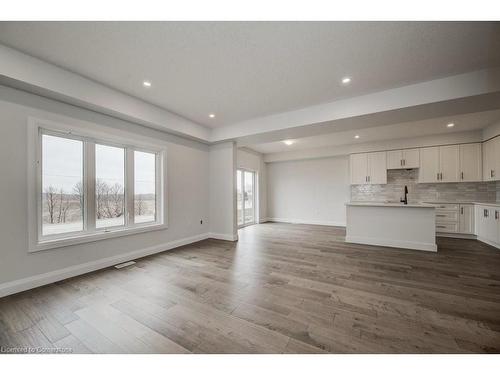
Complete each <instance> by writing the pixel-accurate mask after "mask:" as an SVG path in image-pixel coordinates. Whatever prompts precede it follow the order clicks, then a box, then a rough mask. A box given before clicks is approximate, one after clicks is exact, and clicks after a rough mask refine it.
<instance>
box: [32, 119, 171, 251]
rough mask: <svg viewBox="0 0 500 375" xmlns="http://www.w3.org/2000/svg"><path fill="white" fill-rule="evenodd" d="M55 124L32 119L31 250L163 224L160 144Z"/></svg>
mask: <svg viewBox="0 0 500 375" xmlns="http://www.w3.org/2000/svg"><path fill="white" fill-rule="evenodd" d="M56 128H57V129H53V128H50V127H47V128H45V127H44V126H42V125H41V124H40V125H38V124H37V125H36V126H35V128H34V130H33V133H34V132H35V131H36V134H37V136H36V137H34V139H35V138H36V145H35V146H36V149H37V150H38V152H37V153H36V158H37V159H36V164H35V165H37V168H36V170H37V172H36V177H35V176H34V179H33V181H34V183H33V185H35V186H34V188H33V190H36V196H37V198H36V205H37V206H38V210H37V215H36V220H35V219H33V223H35V222H36V226H37V230H36V232H32V231H31V224H30V237H31V238H35V236H36V241H35V242H36V243H35V244H34V246H31V249H32V250H35V251H36V250H43V249H46V248H52V247H57V246H65V245H68V244H72V243H79V242H87V241H92V240H96V239H100V238H107V237H113V236H116V235H124V234H128V233H133V232H142V231H146V230H154V229H162V228H165V227H166V222H165V219H164V218H165V214H164V212H165V202H164V198H163V197H164V196H165V194H164V171H163V166H164V163H165V161H164V158H165V153H166V152H165V149H164V148H162V147H161V146H154V144H153V146H152V145H149V146H148V145H145V144H137V145H131V144H130V143H129V142H128V141H127V140H126V139H123V138H119V139H120V141H119V142H117V141H116V139H113V140H110V139H100V138H98V137H95V136H94V135H93V134H77V132H74V131H64V127H63V126H62V125H59V126H57V127H56ZM61 128H62V129H61ZM33 142H35V140H34V141H33ZM134 143H135V142H134ZM132 144H133V143H132ZM31 189H32V188H30V191H32V190H31ZM30 223H31V222H30ZM32 233H34V234H32Z"/></svg>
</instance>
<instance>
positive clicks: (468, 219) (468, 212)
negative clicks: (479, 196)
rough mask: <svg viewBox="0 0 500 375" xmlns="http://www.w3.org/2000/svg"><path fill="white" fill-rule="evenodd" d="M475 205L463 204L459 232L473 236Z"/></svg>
mask: <svg viewBox="0 0 500 375" xmlns="http://www.w3.org/2000/svg"><path fill="white" fill-rule="evenodd" d="M474 216H475V215H474V205H472V204H461V205H460V216H459V232H460V233H464V234H473V233H474V231H475V228H474Z"/></svg>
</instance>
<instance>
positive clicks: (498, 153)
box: [493, 136, 500, 181]
mask: <svg viewBox="0 0 500 375" xmlns="http://www.w3.org/2000/svg"><path fill="white" fill-rule="evenodd" d="M493 152H494V157H495V161H494V163H493V167H494V168H495V171H494V173H493V180H495V181H500V136H499V137H496V138H493Z"/></svg>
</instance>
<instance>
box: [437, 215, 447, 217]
mask: <svg viewBox="0 0 500 375" xmlns="http://www.w3.org/2000/svg"><path fill="white" fill-rule="evenodd" d="M436 216H438V217H446V215H436Z"/></svg>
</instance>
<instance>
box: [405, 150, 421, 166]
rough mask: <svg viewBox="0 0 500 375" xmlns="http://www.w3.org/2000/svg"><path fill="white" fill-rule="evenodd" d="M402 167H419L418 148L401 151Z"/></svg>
mask: <svg viewBox="0 0 500 375" xmlns="http://www.w3.org/2000/svg"><path fill="white" fill-rule="evenodd" d="M403 167H405V168H418V167H420V150H419V149H418V148H413V149H408V150H403Z"/></svg>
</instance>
